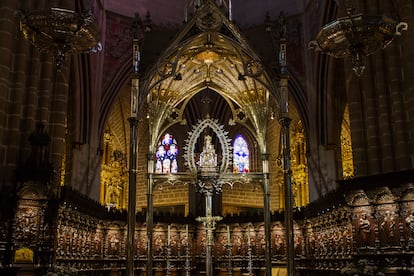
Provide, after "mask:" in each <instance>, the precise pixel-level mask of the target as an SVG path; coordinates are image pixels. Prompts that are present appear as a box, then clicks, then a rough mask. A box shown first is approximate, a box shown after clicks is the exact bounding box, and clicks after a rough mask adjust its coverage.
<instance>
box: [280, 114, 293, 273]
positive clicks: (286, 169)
mask: <svg viewBox="0 0 414 276" xmlns="http://www.w3.org/2000/svg"><path fill="white" fill-rule="evenodd" d="M279 121H280V124H281V125H282V148H283V180H284V192H285V227H286V243H287V252H286V254H287V255H286V258H287V271H288V274H287V275H288V276H293V275H295V244H294V234H293V233H294V232H293V202H292V171H291V168H290V139H289V125H290V121H291V119H290V118H287V117H282V118H281V119H280V120H279Z"/></svg>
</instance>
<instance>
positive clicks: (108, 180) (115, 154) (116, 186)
mask: <svg viewBox="0 0 414 276" xmlns="http://www.w3.org/2000/svg"><path fill="white" fill-rule="evenodd" d="M113 140H114V137H113V136H112V135H111V134H110V133H109V132H106V133H105V135H104V153H103V162H102V173H101V203H102V204H103V205H105V206H106V207H108V208H117V209H125V208H126V193H127V183H128V167H127V157H126V154H125V153H123V152H122V151H121V150H118V149H114V145H113V144H114V142H113Z"/></svg>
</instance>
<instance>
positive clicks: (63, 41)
mask: <svg viewBox="0 0 414 276" xmlns="http://www.w3.org/2000/svg"><path fill="white" fill-rule="evenodd" d="M16 16H19V17H20V30H21V31H22V33H23V36H24V38H26V39H27V40H29V41H30V42H31V43H32V44H33V45H34V46H35V47H37V48H38V49H39V50H40V51H41V52H51V53H53V54H54V57H55V63H56V67H57V69H58V70H60V68H61V67H62V65H63V64H64V61H65V58H66V55H67V54H69V53H75V52H79V53H84V52H95V51H99V50H101V49H102V45H101V43H100V41H99V37H100V32H99V30H98V28H97V26H96V25H95V24H94V20H93V16H92V14H91V13H90V11H86V12H83V13H77V12H74V11H72V10H67V9H61V8H49V9H45V10H38V11H32V12H29V13H24V12H23V11H20V10H19V11H16Z"/></svg>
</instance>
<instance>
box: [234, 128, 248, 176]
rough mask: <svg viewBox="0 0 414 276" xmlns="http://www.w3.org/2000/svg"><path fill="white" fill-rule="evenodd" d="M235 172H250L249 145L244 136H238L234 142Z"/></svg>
mask: <svg viewBox="0 0 414 276" xmlns="http://www.w3.org/2000/svg"><path fill="white" fill-rule="evenodd" d="M233 172H235V173H248V172H249V147H248V146H247V142H246V140H245V139H244V138H243V136H241V135H240V136H237V137H236V139H235V140H234V143H233Z"/></svg>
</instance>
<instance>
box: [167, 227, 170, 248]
mask: <svg viewBox="0 0 414 276" xmlns="http://www.w3.org/2000/svg"><path fill="white" fill-rule="evenodd" d="M167 245H170V225H168V229H167Z"/></svg>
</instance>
